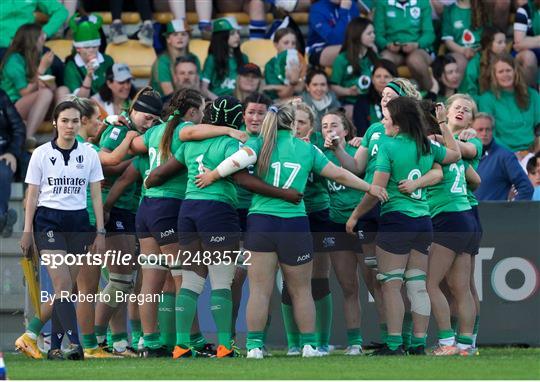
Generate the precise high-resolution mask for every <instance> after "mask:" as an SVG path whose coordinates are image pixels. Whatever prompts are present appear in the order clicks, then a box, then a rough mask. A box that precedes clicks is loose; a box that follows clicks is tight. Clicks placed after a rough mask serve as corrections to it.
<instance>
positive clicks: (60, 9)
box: [0, 0, 68, 48]
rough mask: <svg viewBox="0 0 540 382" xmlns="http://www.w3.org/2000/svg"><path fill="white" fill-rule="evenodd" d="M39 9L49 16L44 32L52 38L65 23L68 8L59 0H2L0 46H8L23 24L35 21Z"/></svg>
mask: <svg viewBox="0 0 540 382" xmlns="http://www.w3.org/2000/svg"><path fill="white" fill-rule="evenodd" d="M36 10H38V11H40V12H42V13H44V14H46V15H48V16H49V21H47V23H46V24H45V25H44V26H43V32H45V34H46V35H47V38H50V37H51V36H52V35H54V34H55V33H56V32H57V31H58V30H59V29H60V28H61V27H62V25H63V24H64V22H65V21H66V19H67V17H68V11H67V9H66V8H65V7H64V6H63V5H62V3H61V2H60V1H58V0H24V1H21V0H2V4H1V5H0V25H2V33H0V48H7V47H8V46H9V45H10V44H11V41H12V40H13V37H15V33H16V32H17V29H19V27H20V26H21V25H24V24H31V23H34V22H35V17H34V12H35V11H36Z"/></svg>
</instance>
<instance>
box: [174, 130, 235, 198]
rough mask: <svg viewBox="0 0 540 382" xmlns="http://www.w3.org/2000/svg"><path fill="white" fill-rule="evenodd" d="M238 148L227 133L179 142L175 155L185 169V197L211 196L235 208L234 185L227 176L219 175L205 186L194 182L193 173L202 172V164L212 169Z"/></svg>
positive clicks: (195, 174)
mask: <svg viewBox="0 0 540 382" xmlns="http://www.w3.org/2000/svg"><path fill="white" fill-rule="evenodd" d="M237 151H238V141H237V140H236V139H234V138H231V137H229V136H220V137H214V138H210V139H205V140H203V141H190V142H185V143H183V144H182V145H180V148H179V149H178V150H177V151H176V152H175V154H174V157H175V158H176V159H177V160H178V161H179V162H181V163H183V164H184V165H185V166H186V167H187V169H188V181H187V187H186V199H195V200H214V201H219V202H224V203H228V204H230V205H231V206H233V207H234V208H237V204H238V198H237V196H236V185H235V184H234V182H233V181H232V179H231V178H230V177H227V178H224V179H219V180H217V181H216V182H214V183H212V184H211V185H210V186H208V187H205V188H198V187H197V186H196V185H195V176H197V175H198V174H202V173H203V171H204V170H203V167H206V168H209V169H210V170H214V169H215V168H216V167H217V166H218V165H219V164H220V163H221V162H222V161H223V160H224V159H225V158H227V157H229V156H231V155H232V154H234V153H235V152H237Z"/></svg>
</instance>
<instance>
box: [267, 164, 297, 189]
mask: <svg viewBox="0 0 540 382" xmlns="http://www.w3.org/2000/svg"><path fill="white" fill-rule="evenodd" d="M281 165H282V164H281V162H274V163H272V164H271V165H270V167H272V168H273V169H274V183H273V185H274V187H280V185H279V178H280V176H281ZM283 167H285V168H290V169H291V170H292V172H291V175H289V178H288V179H287V181H286V182H285V184H284V185H283V186H282V188H285V189H287V188H289V187H291V185H292V184H293V182H294V179H295V178H296V176H297V175H298V172H299V171H300V169H301V168H302V166H301V165H299V164H298V163H291V162H284V163H283Z"/></svg>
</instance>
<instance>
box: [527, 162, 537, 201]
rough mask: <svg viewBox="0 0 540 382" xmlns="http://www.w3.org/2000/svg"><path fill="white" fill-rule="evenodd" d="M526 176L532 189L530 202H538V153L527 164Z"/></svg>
mask: <svg viewBox="0 0 540 382" xmlns="http://www.w3.org/2000/svg"><path fill="white" fill-rule="evenodd" d="M527 176H528V177H529V180H530V181H531V184H532V186H533V187H534V194H533V197H532V200H536V201H540V153H536V154H535V155H534V156H533V157H532V158H530V159H529V161H528V162H527Z"/></svg>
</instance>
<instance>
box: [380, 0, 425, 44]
mask: <svg viewBox="0 0 540 382" xmlns="http://www.w3.org/2000/svg"><path fill="white" fill-rule="evenodd" d="M373 25H374V27H375V36H376V37H375V43H376V44H377V46H378V47H379V49H380V50H381V51H382V50H383V49H386V46H387V45H388V44H390V43H401V44H404V43H411V42H416V43H418V47H419V48H420V49H427V50H432V49H433V48H432V44H433V42H434V41H435V32H434V30H433V22H432V20H431V5H430V3H429V0H409V1H407V2H405V3H401V2H400V1H397V0H377V1H376V2H375V17H374V20H373Z"/></svg>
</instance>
